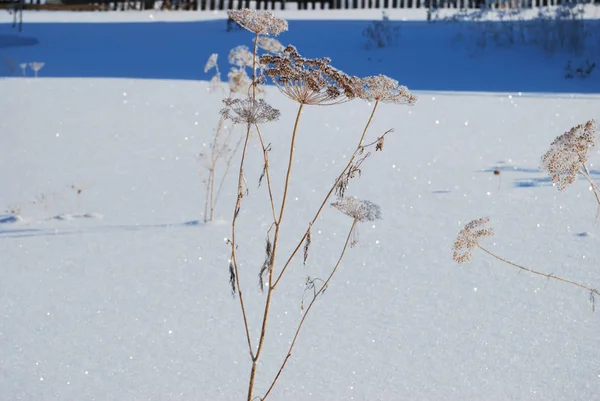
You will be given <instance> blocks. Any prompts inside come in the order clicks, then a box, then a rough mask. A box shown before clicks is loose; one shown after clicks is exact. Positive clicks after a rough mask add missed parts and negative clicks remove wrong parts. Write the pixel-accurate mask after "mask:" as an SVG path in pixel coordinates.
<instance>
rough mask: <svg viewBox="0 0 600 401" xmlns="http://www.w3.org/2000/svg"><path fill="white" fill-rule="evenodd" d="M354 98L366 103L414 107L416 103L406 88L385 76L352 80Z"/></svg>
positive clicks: (415, 99)
mask: <svg viewBox="0 0 600 401" xmlns="http://www.w3.org/2000/svg"><path fill="white" fill-rule="evenodd" d="M354 82H355V85H356V96H357V97H359V98H361V99H363V100H367V101H379V102H381V103H395V104H408V105H411V106H412V105H414V104H415V103H416V102H417V98H416V96H414V95H413V94H412V93H410V91H409V90H408V88H407V87H406V86H402V85H399V84H398V81H396V80H395V79H392V78H390V77H387V76H385V75H377V76H370V77H366V78H359V79H355V80H354Z"/></svg>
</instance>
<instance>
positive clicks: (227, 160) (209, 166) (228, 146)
mask: <svg viewBox="0 0 600 401" xmlns="http://www.w3.org/2000/svg"><path fill="white" fill-rule="evenodd" d="M213 69H214V70H215V74H214V76H213V77H212V79H211V80H210V85H209V88H210V91H211V92H215V91H218V90H223V88H222V82H221V78H220V75H221V73H220V71H219V65H218V54H216V53H213V54H211V55H210V56H209V58H208V60H207V61H206V64H205V66H204V72H209V71H211V70H213ZM234 69H235V70H239V71H243V72H244V74H245V70H244V68H243V67H239V68H238V67H233V68H232V70H234ZM242 85H243V83H242V79H238V80H237V82H234V83H232V82H231V78H230V82H229V96H230V97H231V96H232V95H233V94H235V93H237V92H238V91H240V87H241V86H242ZM226 120H227V118H226V116H225V115H223V113H222V114H221V118H220V119H219V122H218V124H217V128H216V129H215V134H214V136H213V139H212V142H211V143H210V147H209V152H208V153H204V152H202V153H200V154H199V155H198V160H199V161H200V162H201V163H202V167H203V168H204V169H206V170H207V172H208V174H207V177H206V178H205V179H204V180H203V181H204V184H205V187H206V198H205V202H204V222H205V223H206V222H209V221H212V220H213V218H214V211H215V205H216V203H217V201H218V199H219V196H220V194H221V190H222V189H223V184H224V182H225V178H226V176H227V174H228V173H229V169H230V167H231V162H232V160H233V156H234V155H235V153H236V152H237V150H238V148H239V147H240V144H241V141H242V138H241V137H240V138H239V139H238V140H237V141H236V142H235V144H233V145H232V143H231V142H232V140H233V136H234V131H233V128H234V125H233V124H230V125H227V124H226ZM221 165H223V166H222V167H223V174H222V175H221V177H220V178H218V177H217V168H218V167H219V166H221Z"/></svg>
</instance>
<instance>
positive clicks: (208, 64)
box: [204, 53, 219, 72]
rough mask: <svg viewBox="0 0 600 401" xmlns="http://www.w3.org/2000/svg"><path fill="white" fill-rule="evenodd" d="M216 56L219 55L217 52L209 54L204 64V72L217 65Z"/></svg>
mask: <svg viewBox="0 0 600 401" xmlns="http://www.w3.org/2000/svg"><path fill="white" fill-rule="evenodd" d="M218 57H219V55H218V54H217V53H213V54H211V55H210V57H209V58H208V60H206V64H205V65H204V72H208V71H210V70H211V69H213V68H215V67H216V66H217V58H218Z"/></svg>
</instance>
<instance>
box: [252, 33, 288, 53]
mask: <svg viewBox="0 0 600 401" xmlns="http://www.w3.org/2000/svg"><path fill="white" fill-rule="evenodd" d="M258 47H260V48H261V49H263V50H264V51H266V52H269V53H273V54H278V53H282V52H283V50H284V49H285V47H283V45H282V44H281V43H279V41H278V40H277V39H274V38H267V37H265V36H261V37H260V38H258Z"/></svg>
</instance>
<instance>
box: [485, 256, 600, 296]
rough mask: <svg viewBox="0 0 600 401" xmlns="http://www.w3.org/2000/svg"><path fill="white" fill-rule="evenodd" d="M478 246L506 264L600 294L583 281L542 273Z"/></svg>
mask: <svg viewBox="0 0 600 401" xmlns="http://www.w3.org/2000/svg"><path fill="white" fill-rule="evenodd" d="M477 247H478V248H479V249H481V250H482V251H484V252H485V253H487V254H488V255H490V256H493V257H494V258H496V259H498V260H499V261H501V262H504V263H506V264H509V265H511V266H514V267H516V268H518V269H521V270H525V271H527V272H529V273H532V274H536V275H538V276H542V277H546V278H547V279H554V280H558V281H562V282H564V283H568V284H572V285H575V286H577V287H580V288H583V289H584V290H587V291H589V292H590V293H591V294H596V295H600V293H599V292H598V290H596V289H594V288H591V287H588V286H586V285H583V284H581V283H578V282H576V281H572V280H568V279H565V278H562V277H559V276H555V275H554V274H553V273H541V272H539V271H536V270H533V269H529V268H527V267H524V266H521V265H518V264H516V263H513V262H511V261H509V260H506V259H504V258H502V257H500V256H498V255H496V254H495V253H493V252H491V251H488V250H487V249H485V248H484V247H482V246H481V245H477Z"/></svg>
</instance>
